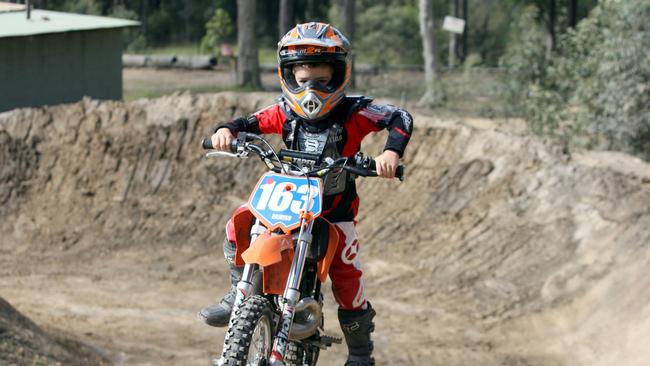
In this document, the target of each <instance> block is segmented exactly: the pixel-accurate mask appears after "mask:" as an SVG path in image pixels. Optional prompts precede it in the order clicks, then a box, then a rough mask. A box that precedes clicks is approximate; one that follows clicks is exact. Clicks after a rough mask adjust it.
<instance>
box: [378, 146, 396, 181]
mask: <svg viewBox="0 0 650 366" xmlns="http://www.w3.org/2000/svg"><path fill="white" fill-rule="evenodd" d="M375 165H376V169H377V175H378V176H380V177H383V178H395V171H396V170H397V167H398V166H399V154H397V153H396V152H395V151H393V150H386V151H384V152H383V153H382V154H381V155H379V156H377V157H375Z"/></svg>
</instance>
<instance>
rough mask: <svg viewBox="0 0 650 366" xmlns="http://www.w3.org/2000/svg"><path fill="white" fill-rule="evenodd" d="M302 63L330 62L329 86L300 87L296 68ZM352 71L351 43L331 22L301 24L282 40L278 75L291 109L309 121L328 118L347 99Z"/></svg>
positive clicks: (279, 48)
mask: <svg viewBox="0 0 650 366" xmlns="http://www.w3.org/2000/svg"><path fill="white" fill-rule="evenodd" d="M301 64H302V65H304V64H316V65H320V64H327V65H330V66H332V71H333V72H332V79H331V80H330V82H329V83H328V84H327V85H322V84H319V83H316V82H307V83H305V84H303V85H302V86H300V85H298V82H297V81H296V78H295V77H294V74H293V67H294V66H295V65H301ZM351 73H352V62H351V55H350V43H349V42H348V40H347V38H345V36H344V35H343V34H342V33H341V32H339V31H338V30H337V29H336V28H334V27H332V26H331V25H329V24H325V23H317V22H311V23H305V24H298V25H297V26H296V27H295V28H293V29H291V30H290V31H289V32H288V33H287V34H286V35H285V36H284V37H282V39H281V40H280V42H278V75H279V77H280V86H281V88H282V93H283V94H284V97H285V99H286V101H287V104H288V106H289V108H291V110H292V111H293V112H295V113H296V114H297V115H298V116H300V117H302V118H304V119H306V120H309V121H317V120H319V119H322V118H324V117H325V116H327V114H329V113H330V112H331V111H332V110H333V109H334V107H335V106H336V105H337V104H338V103H339V102H341V100H343V98H344V97H345V88H346V87H347V86H348V84H349V82H350V75H351Z"/></svg>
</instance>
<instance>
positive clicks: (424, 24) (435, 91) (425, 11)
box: [418, 0, 441, 107]
mask: <svg viewBox="0 0 650 366" xmlns="http://www.w3.org/2000/svg"><path fill="white" fill-rule="evenodd" d="M419 5H420V35H421V36H422V56H423V58H424V81H425V84H426V92H425V93H424V95H423V96H422V98H421V99H420V101H419V102H418V104H419V105H420V106H428V107H432V106H435V105H437V104H439V103H440V101H441V100H440V99H441V95H440V93H439V86H438V85H437V75H436V73H437V70H436V37H435V30H434V27H433V8H432V6H431V0H420V1H419Z"/></svg>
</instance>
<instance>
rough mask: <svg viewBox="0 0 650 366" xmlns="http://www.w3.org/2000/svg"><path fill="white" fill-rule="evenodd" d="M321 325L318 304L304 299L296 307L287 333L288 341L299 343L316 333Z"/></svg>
mask: <svg viewBox="0 0 650 366" xmlns="http://www.w3.org/2000/svg"><path fill="white" fill-rule="evenodd" d="M322 323H323V311H322V309H321V307H320V305H319V304H318V302H317V301H316V300H314V299H312V298H311V297H306V298H304V299H302V300H300V302H298V304H297V305H296V315H295V316H294V318H293V324H292V325H291V330H290V331H289V339H290V340H292V341H299V340H301V339H305V338H307V337H309V336H311V335H312V334H314V333H316V330H317V329H318V327H320V326H321V324H322Z"/></svg>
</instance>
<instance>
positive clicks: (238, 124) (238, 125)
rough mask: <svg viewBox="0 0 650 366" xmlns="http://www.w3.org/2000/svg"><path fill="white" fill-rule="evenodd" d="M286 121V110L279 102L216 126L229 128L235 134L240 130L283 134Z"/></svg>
mask: <svg viewBox="0 0 650 366" xmlns="http://www.w3.org/2000/svg"><path fill="white" fill-rule="evenodd" d="M285 121H286V117H285V115H284V112H282V109H281V108H280V106H279V105H278V104H273V105H271V106H268V107H266V108H264V109H261V110H259V111H257V112H255V113H253V114H251V115H250V116H248V117H240V118H235V119H233V120H231V121H229V122H226V123H224V124H221V125H219V126H217V127H216V128H215V132H216V131H217V130H218V129H220V128H227V129H229V130H230V131H231V132H232V133H233V135H237V133H239V132H251V133H255V134H281V133H282V125H283V124H284V122H285Z"/></svg>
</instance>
